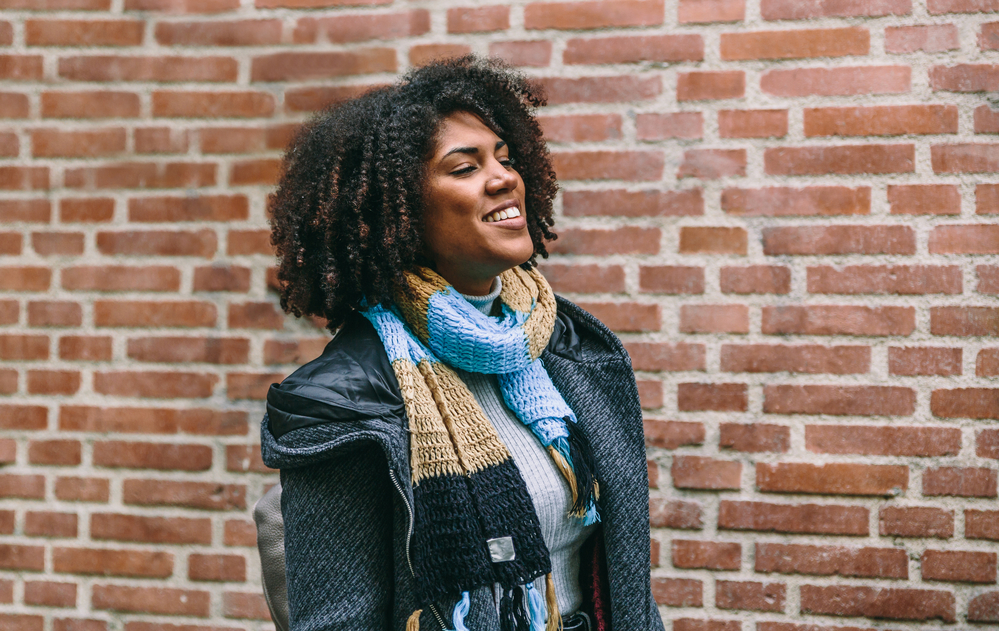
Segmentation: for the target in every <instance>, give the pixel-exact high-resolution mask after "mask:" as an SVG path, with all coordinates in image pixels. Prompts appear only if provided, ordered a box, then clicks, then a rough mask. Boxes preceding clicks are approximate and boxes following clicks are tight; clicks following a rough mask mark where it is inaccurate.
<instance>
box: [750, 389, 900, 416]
mask: <svg viewBox="0 0 999 631" xmlns="http://www.w3.org/2000/svg"><path fill="white" fill-rule="evenodd" d="M763 398H764V401H763V411H764V412H765V413H767V414H831V415H848V416H853V415H867V416H910V415H912V414H913V413H914V412H915V406H916V393H915V391H914V390H912V389H910V388H904V387H899V386H819V385H810V386H797V385H768V386H764V387H763Z"/></svg>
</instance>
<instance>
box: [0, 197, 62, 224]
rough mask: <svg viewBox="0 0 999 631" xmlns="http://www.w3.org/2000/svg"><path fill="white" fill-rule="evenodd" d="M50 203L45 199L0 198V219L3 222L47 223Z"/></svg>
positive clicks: (49, 215) (50, 214) (50, 211)
mask: <svg viewBox="0 0 999 631" xmlns="http://www.w3.org/2000/svg"><path fill="white" fill-rule="evenodd" d="M51 218H52V205H51V203H50V202H49V201H48V200H47V199H21V200H16V199H7V200H0V221H3V222H4V223H14V222H21V221H23V222H31V223H48V222H49V220H50V219H51Z"/></svg>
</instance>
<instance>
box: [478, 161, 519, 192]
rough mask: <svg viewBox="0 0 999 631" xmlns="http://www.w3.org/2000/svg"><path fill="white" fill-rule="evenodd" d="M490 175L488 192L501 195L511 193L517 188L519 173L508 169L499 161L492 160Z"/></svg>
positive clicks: (487, 181)
mask: <svg viewBox="0 0 999 631" xmlns="http://www.w3.org/2000/svg"><path fill="white" fill-rule="evenodd" d="M489 175H490V177H489V179H488V180H486V193H488V194H490V195H499V194H501V193H509V192H510V191H512V190H514V189H516V188H517V180H518V179H519V178H518V177H517V173H516V172H515V171H514V170H513V169H508V168H507V167H505V166H503V164H501V163H500V162H499V160H492V166H491V173H490V174H489Z"/></svg>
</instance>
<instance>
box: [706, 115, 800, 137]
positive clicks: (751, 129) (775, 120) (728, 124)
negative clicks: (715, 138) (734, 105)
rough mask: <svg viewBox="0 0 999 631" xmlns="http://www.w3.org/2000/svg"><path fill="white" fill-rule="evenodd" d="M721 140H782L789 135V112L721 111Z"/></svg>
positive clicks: (719, 133)
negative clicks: (781, 138)
mask: <svg viewBox="0 0 999 631" xmlns="http://www.w3.org/2000/svg"><path fill="white" fill-rule="evenodd" d="M718 135H719V136H720V137H721V138H780V137H783V136H786V135H787V110H719V112H718Z"/></svg>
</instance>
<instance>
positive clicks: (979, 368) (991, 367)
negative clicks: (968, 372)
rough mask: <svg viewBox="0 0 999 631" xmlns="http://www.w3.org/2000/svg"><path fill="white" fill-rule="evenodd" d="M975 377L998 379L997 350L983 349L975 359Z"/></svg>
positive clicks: (998, 360) (998, 352) (998, 351)
mask: <svg viewBox="0 0 999 631" xmlns="http://www.w3.org/2000/svg"><path fill="white" fill-rule="evenodd" d="M975 375H977V376H979V377H999V348H983V349H982V350H980V351H978V357H976V358H975Z"/></svg>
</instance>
